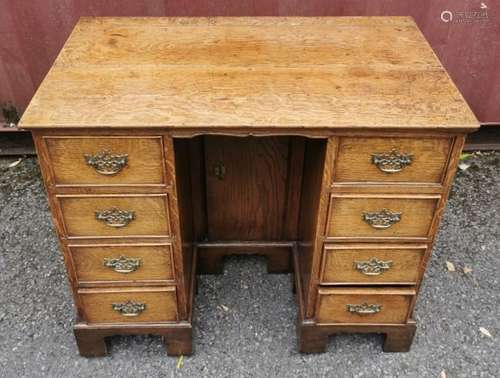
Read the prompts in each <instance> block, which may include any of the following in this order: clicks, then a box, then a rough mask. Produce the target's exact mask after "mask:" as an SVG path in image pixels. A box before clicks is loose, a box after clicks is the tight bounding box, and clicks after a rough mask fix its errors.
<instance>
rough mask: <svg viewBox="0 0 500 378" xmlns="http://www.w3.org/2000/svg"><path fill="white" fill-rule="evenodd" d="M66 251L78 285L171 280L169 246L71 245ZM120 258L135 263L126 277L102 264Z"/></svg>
mask: <svg viewBox="0 0 500 378" xmlns="http://www.w3.org/2000/svg"><path fill="white" fill-rule="evenodd" d="M69 250H70V251H71V257H72V260H73V264H74V266H75V271H76V277H77V280H78V283H79V284H81V283H87V284H88V283H92V282H93V283H95V282H99V283H106V282H107V283H113V284H116V283H118V282H129V283H136V282H142V283H144V282H146V281H149V282H151V281H173V279H174V269H173V262H172V246H171V244H163V245H162V244H157V245H144V244H142V245H141V244H139V245H134V244H118V245H112V244H106V245H102V244H101V245H71V246H69ZM122 256H123V257H125V258H129V259H130V258H134V259H139V260H140V265H139V267H138V268H137V269H136V270H134V271H132V272H130V273H120V272H116V271H115V270H113V269H112V268H110V267H108V266H106V265H105V264H104V262H105V259H118V258H120V257H122Z"/></svg>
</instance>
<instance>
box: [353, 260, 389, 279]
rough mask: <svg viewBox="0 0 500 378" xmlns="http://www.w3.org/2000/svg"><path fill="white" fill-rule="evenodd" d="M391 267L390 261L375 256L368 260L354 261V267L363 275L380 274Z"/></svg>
mask: <svg viewBox="0 0 500 378" xmlns="http://www.w3.org/2000/svg"><path fill="white" fill-rule="evenodd" d="M391 267H392V261H391V260H388V261H383V260H379V259H377V258H376V257H373V258H371V259H370V260H368V261H355V262H354V268H355V269H356V270H357V271H358V272H360V273H361V274H364V275H365V276H380V275H381V274H382V273H384V272H385V271H388V270H389V269H391Z"/></svg>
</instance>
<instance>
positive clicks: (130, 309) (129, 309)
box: [111, 300, 146, 317]
mask: <svg viewBox="0 0 500 378" xmlns="http://www.w3.org/2000/svg"><path fill="white" fill-rule="evenodd" d="M111 307H112V308H113V310H115V311H117V312H119V313H120V314H122V315H123V316H129V317H133V316H139V315H140V314H141V313H142V312H143V311H144V310H145V309H146V304H145V303H139V302H133V301H130V300H129V301H127V302H124V303H112V304H111Z"/></svg>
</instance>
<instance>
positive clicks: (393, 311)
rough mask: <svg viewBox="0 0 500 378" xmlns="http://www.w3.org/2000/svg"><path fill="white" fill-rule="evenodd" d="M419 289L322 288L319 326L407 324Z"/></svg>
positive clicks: (318, 315) (319, 297)
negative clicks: (321, 324)
mask: <svg viewBox="0 0 500 378" xmlns="http://www.w3.org/2000/svg"><path fill="white" fill-rule="evenodd" d="M414 296H415V290H413V289H404V288H401V289H400V288H369V289H368V288H363V289H355V288H320V289H319V295H318V307H317V311H316V321H317V322H318V323H323V324H328V323H365V324H404V323H406V321H407V319H408V317H409V312H410V307H411V303H412V300H413V297H414Z"/></svg>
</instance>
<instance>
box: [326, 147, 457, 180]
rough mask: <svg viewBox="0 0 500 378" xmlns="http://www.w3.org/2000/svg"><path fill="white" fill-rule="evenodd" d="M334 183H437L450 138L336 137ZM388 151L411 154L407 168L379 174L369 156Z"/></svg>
mask: <svg viewBox="0 0 500 378" xmlns="http://www.w3.org/2000/svg"><path fill="white" fill-rule="evenodd" d="M339 139H340V141H339V147H338V152H337V158H336V160H335V169H334V171H335V173H334V178H333V180H334V182H413V183H441V181H442V177H443V172H444V170H445V167H446V163H447V162H448V156H449V152H450V148H451V143H452V141H453V140H452V139H451V138H376V137H375V138H359V137H358V138H354V137H345V138H339ZM392 150H394V151H396V152H397V153H400V154H406V155H411V157H412V162H411V164H410V165H408V166H405V167H404V168H402V170H401V171H400V172H395V173H385V172H382V171H381V170H380V169H379V168H378V167H377V166H376V165H375V164H373V162H372V156H373V155H376V154H378V155H380V154H388V153H390V152H391V151H392Z"/></svg>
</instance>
